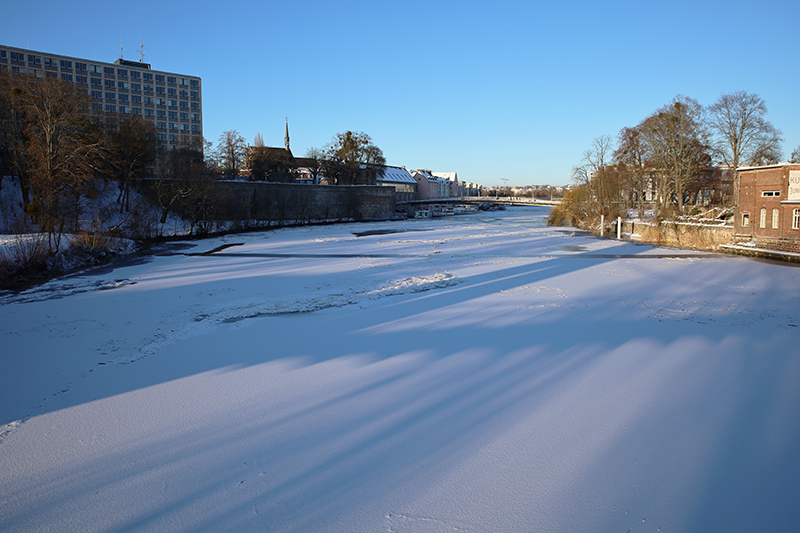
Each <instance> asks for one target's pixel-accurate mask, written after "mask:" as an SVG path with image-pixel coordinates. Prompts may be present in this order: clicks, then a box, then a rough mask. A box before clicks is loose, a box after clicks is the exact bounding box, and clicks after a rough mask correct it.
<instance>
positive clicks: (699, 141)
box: [642, 96, 709, 213]
mask: <svg viewBox="0 0 800 533" xmlns="http://www.w3.org/2000/svg"><path fill="white" fill-rule="evenodd" d="M642 125H643V133H644V140H645V142H646V143H647V146H648V150H650V152H651V154H652V157H653V164H654V166H655V167H656V169H655V170H656V174H657V176H658V180H657V183H658V196H659V198H658V201H659V207H660V208H661V203H662V202H663V201H665V200H667V199H670V198H674V199H675V201H676V203H677V205H678V210H679V211H680V212H681V213H682V212H683V204H684V200H685V198H684V195H685V193H686V190H685V189H686V187H687V185H688V183H689V182H690V180H692V179H693V178H694V177H696V175H697V173H698V172H701V171H705V169H706V166H707V160H708V157H707V153H708V151H709V145H708V133H707V131H706V129H705V126H704V117H703V108H702V106H701V105H700V104H699V103H698V102H697V100H694V99H693V98H689V97H686V96H676V97H675V98H673V100H672V101H671V102H670V103H669V104H667V105H665V106H664V107H662V108H661V109H658V110H657V111H656V112H655V113H654V114H653V115H651V116H650V117H648V118H647V119H645V121H644V122H643V123H642ZM659 211H661V209H659Z"/></svg>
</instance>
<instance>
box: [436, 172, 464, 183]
mask: <svg viewBox="0 0 800 533" xmlns="http://www.w3.org/2000/svg"><path fill="white" fill-rule="evenodd" d="M431 174H433V175H434V176H436V177H437V178H444V179H446V180H451V181H458V172H431Z"/></svg>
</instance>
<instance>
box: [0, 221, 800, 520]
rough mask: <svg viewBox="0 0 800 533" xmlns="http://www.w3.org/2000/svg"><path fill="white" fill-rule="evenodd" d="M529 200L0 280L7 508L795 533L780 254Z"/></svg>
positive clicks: (30, 516)
mask: <svg viewBox="0 0 800 533" xmlns="http://www.w3.org/2000/svg"><path fill="white" fill-rule="evenodd" d="M546 214H547V210H543V209H540V208H517V209H510V210H509V211H506V212H495V213H491V214H478V215H470V216H462V217H453V218H447V219H434V220H410V221H407V222H386V223H370V224H343V225H335V226H325V227H312V228H291V229H282V230H277V231H272V232H265V233H259V234H247V235H231V236H226V237H222V238H216V239H209V240H205V241H195V242H191V243H179V244H176V245H173V246H172V247H171V248H169V249H166V250H165V251H164V252H162V253H160V254H159V255H157V256H153V257H151V258H148V259H144V260H137V261H131V262H130V263H129V264H127V265H117V266H114V267H104V268H100V269H96V270H94V271H89V272H85V273H82V274H80V275H74V276H70V277H66V278H62V279H58V280H54V281H52V282H49V283H47V284H45V285H42V286H40V287H37V288H34V289H31V290H28V291H25V292H23V293H20V294H5V295H2V296H0V323H1V324H2V329H0V335H2V367H0V368H2V370H0V415H1V416H0V440H2V442H0V502H1V503H0V530H2V531H7V532H12V531H62V532H66V531H97V532H100V531H209V532H211V531H214V532H216V531H237V532H238V531H286V532H300V531H351V532H377V531H387V532H389V531H391V532H397V533H400V532H422V533H440V532H454V531H461V532H518V531H622V532H625V531H630V532H638V531H665V532H666V531H756V530H758V531H762V530H763V531H794V530H796V529H797V527H798V524H800V508H798V506H797V505H796V503H797V499H798V496H800V454H798V452H797V451H798V450H800V387H799V386H798V384H799V383H800V350H799V349H798V344H800V343H799V341H800V289H799V288H798V287H800V283H798V282H799V281H800V270H798V269H797V268H796V267H794V266H790V265H784V264H777V263H769V262H764V261H757V260H753V259H748V258H743V257H724V256H719V255H713V254H699V253H694V252H687V251H680V250H672V249H664V248H654V247H650V246H646V245H641V244H635V243H630V242H620V241H615V240H604V239H598V238H594V237H591V236H588V235H585V234H583V233H581V232H576V231H572V230H569V229H565V228H548V227H545V226H544V225H543V224H544V218H545V217H546ZM392 230H404V231H402V232H396V233H388V231H392ZM354 233H360V234H362V235H363V234H364V233H367V234H366V235H363V236H357V235H355V234H354ZM210 251H214V253H207V252H210Z"/></svg>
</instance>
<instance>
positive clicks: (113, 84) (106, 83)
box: [103, 80, 117, 89]
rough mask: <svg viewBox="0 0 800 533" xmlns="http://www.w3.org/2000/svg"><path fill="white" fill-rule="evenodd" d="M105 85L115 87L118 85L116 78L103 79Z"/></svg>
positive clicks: (110, 87)
mask: <svg viewBox="0 0 800 533" xmlns="http://www.w3.org/2000/svg"><path fill="white" fill-rule="evenodd" d="M103 85H104V86H106V87H108V88H109V89H113V88H115V87H116V86H117V84H116V83H115V82H114V80H103Z"/></svg>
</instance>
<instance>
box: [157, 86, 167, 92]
mask: <svg viewBox="0 0 800 533" xmlns="http://www.w3.org/2000/svg"><path fill="white" fill-rule="evenodd" d="M166 93H167V91H165V90H164V88H163V87H156V94H166Z"/></svg>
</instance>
